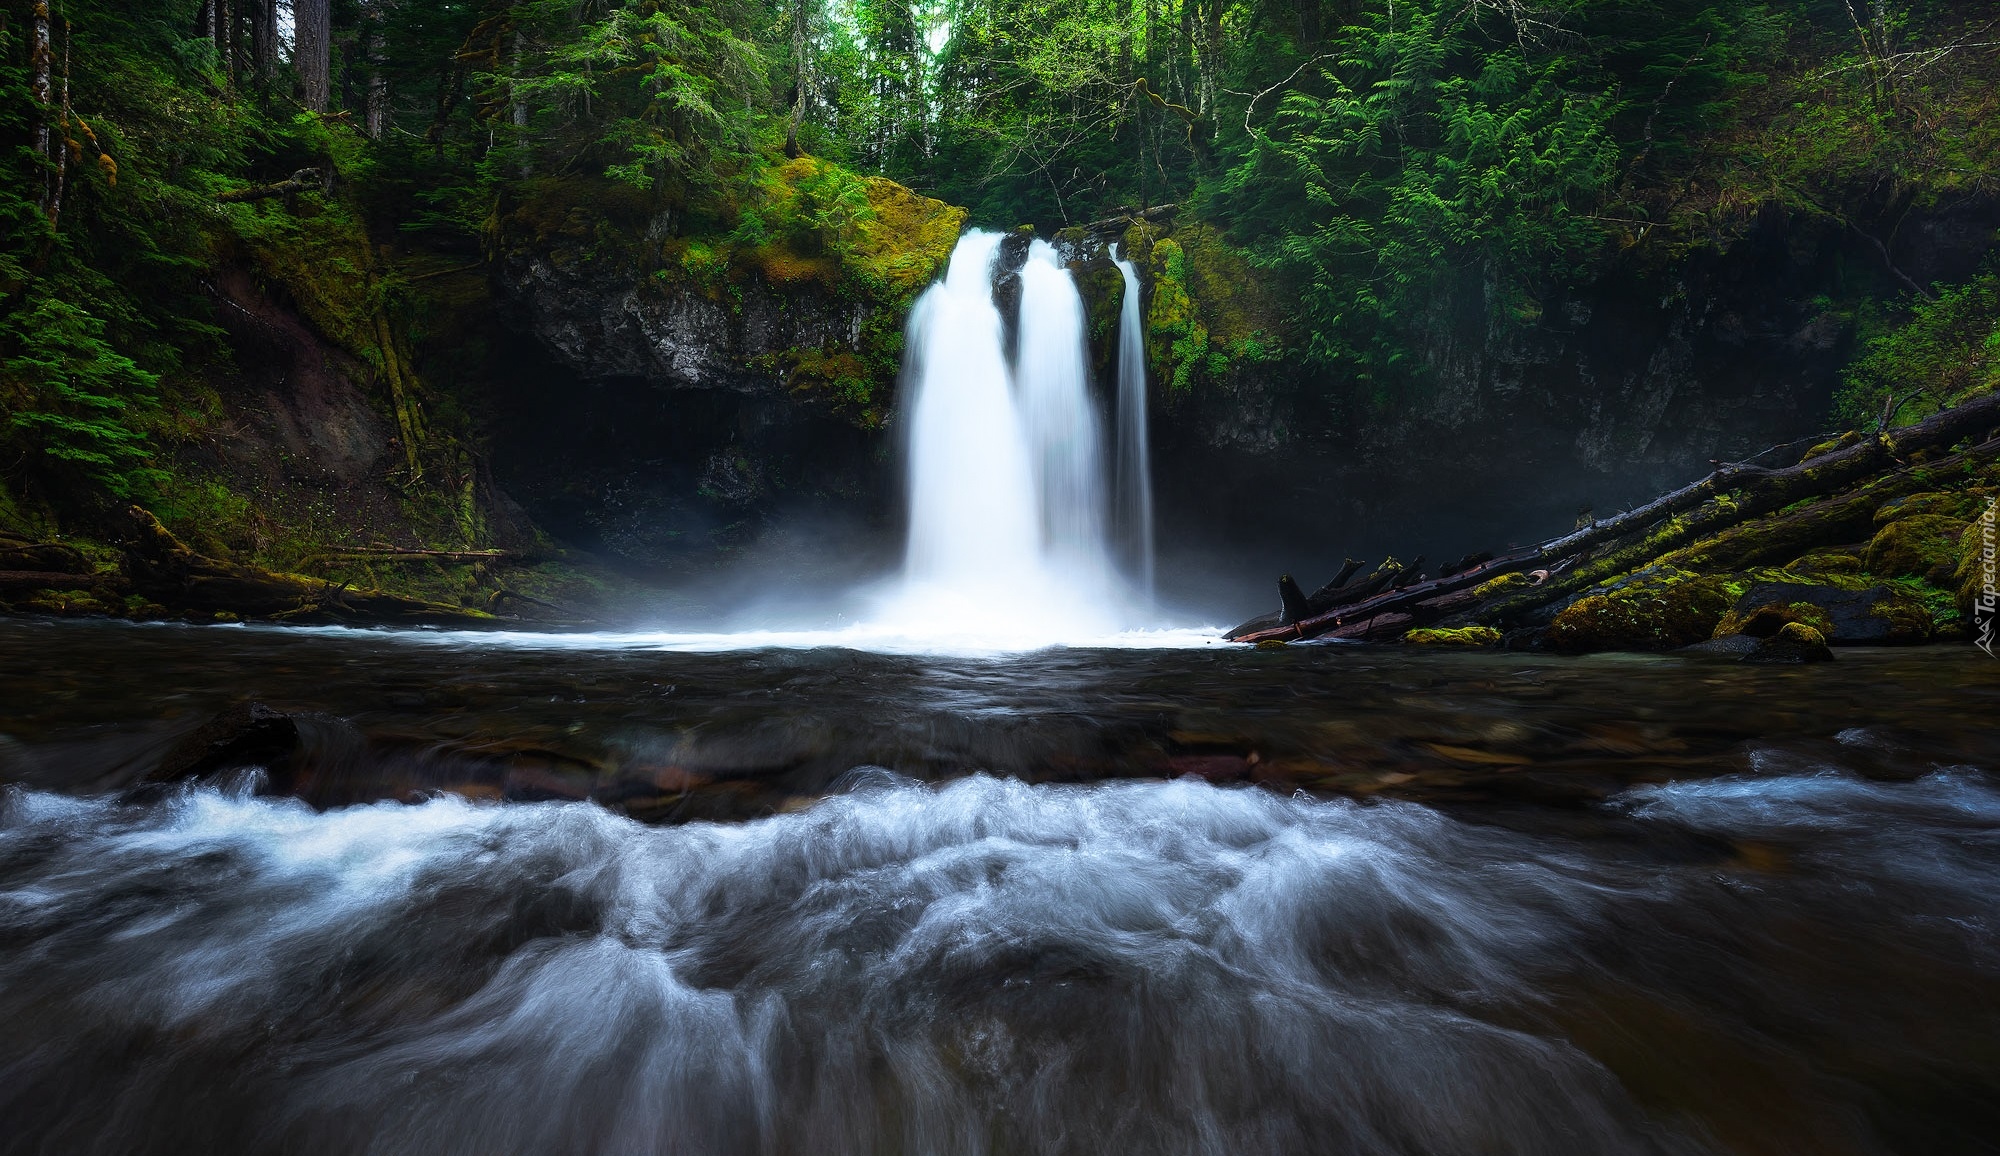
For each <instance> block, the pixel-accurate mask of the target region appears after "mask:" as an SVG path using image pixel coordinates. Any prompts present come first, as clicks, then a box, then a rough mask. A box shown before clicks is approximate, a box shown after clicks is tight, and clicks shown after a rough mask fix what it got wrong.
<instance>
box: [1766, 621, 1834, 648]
mask: <svg viewBox="0 0 2000 1156" xmlns="http://www.w3.org/2000/svg"><path fill="white" fill-rule="evenodd" d="M1777 638H1778V639H1779V640H1780V641H1783V642H1789V643H1792V644H1793V645H1796V646H1814V647H1824V646H1825V645H1826V635H1824V634H1822V633H1820V632H1819V631H1818V630H1816V629H1814V628H1813V627H1811V626H1808V625H1806V624H1805V623H1803V622H1787V623H1785V624H1784V625H1783V626H1781V627H1779V628H1778V633H1777Z"/></svg>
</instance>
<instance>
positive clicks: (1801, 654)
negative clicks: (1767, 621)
mask: <svg viewBox="0 0 2000 1156" xmlns="http://www.w3.org/2000/svg"><path fill="white" fill-rule="evenodd" d="M1832 658H1833V651H1832V650H1830V649H1828V648H1827V645H1826V636H1825V635H1823V634H1821V633H1820V632H1819V631H1817V630H1814V629H1813V628H1812V627H1810V626H1807V625H1806V624H1805V623H1803V622H1787V623H1785V624H1784V625H1783V626H1781V627H1779V628H1778V630H1777V632H1776V633H1774V634H1772V635H1771V636H1770V637H1769V638H1765V639H1763V640H1761V641H1759V642H1758V643H1757V645H1756V646H1755V647H1754V648H1752V649H1751V650H1750V651H1749V653H1747V654H1745V655H1744V656H1743V659H1742V660H1743V661H1744V662H1750V663H1759V664H1764V665H1773V666H1779V665H1786V666H1788V665H1793V664H1797V663H1805V662H1827V661H1830V660H1831V659H1832Z"/></svg>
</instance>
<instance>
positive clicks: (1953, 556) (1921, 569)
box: [1864, 514, 1966, 586]
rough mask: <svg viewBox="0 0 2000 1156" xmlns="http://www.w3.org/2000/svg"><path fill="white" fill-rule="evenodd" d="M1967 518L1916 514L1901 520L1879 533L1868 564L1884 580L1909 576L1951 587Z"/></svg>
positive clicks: (1870, 547) (1872, 572)
mask: <svg viewBox="0 0 2000 1156" xmlns="http://www.w3.org/2000/svg"><path fill="white" fill-rule="evenodd" d="M1965 528H1966V523H1965V521H1964V520H1963V519H1960V518H1955V517H1950V516H1948V515H1945V514H1914V515H1912V516H1909V517H1903V518H1897V519H1896V520H1894V521H1892V522H1889V523H1888V524H1887V525H1884V526H1883V527H1882V528H1881V529H1880V530H1878V531H1876V533H1875V537H1874V538H1873V539H1871V540H1870V541H1869V543H1868V553H1867V555H1866V558H1865V560H1864V561H1865V565H1866V566H1867V569H1868V571H1869V573H1871V574H1879V575H1881V576H1883V577H1896V576H1903V575H1907V576H1909V577H1912V578H1922V579H1923V580H1925V581H1926V582H1929V583H1931V584H1932V585H1935V586H1948V585H1950V584H1951V580H1952V575H1953V573H1954V572H1955V571H1956V570H1957V569H1958V563H1959V541H1960V539H1962V538H1963V537H1964V536H1965Z"/></svg>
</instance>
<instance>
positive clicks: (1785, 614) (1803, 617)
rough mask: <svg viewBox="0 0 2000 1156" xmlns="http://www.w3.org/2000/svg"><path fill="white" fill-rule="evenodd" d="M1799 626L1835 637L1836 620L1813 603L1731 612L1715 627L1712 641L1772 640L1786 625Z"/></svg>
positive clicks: (1781, 604) (1792, 603) (1770, 606)
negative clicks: (1740, 637)
mask: <svg viewBox="0 0 2000 1156" xmlns="http://www.w3.org/2000/svg"><path fill="white" fill-rule="evenodd" d="M1794 623H1796V624H1799V625H1803V626H1807V627H1810V628H1811V629H1812V630H1814V631H1815V632H1817V633H1819V634H1822V635H1825V634H1831V633H1833V619H1831V618H1829V617H1828V616H1827V613H1826V611H1824V610H1822V609H1820V608H1819V607H1817V606H1815V605H1813V604H1812V603H1810V602H1785V603H1770V604H1767V605H1764V606H1757V607H1751V608H1749V609H1746V610H1742V611H1737V610H1733V609H1732V610H1731V611H1729V613H1727V614H1724V615H1723V616H1722V618H1721V620H1720V621H1718V622H1717V623H1716V624H1715V631H1714V634H1713V637H1716V638H1723V637H1726V636H1728V635H1731V634H1748V635H1752V636H1754V637H1757V638H1769V637H1771V636H1772V635H1774V634H1776V633H1778V632H1779V630H1780V629H1781V628H1783V627H1785V626H1787V625H1791V624H1794Z"/></svg>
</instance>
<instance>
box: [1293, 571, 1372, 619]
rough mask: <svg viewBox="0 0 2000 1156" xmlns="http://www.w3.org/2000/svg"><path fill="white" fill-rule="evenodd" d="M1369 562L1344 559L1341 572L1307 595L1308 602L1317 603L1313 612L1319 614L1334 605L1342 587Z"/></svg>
mask: <svg viewBox="0 0 2000 1156" xmlns="http://www.w3.org/2000/svg"><path fill="white" fill-rule="evenodd" d="M1367 564H1368V563H1366V562H1361V561H1356V560H1355V559H1353V558H1348V559H1346V560H1345V561H1343V562H1342V563H1341V566H1340V573H1338V574H1335V575H1334V576H1333V580H1332V581H1331V582H1328V583H1327V584H1326V585H1324V586H1322V587H1320V588H1319V589H1317V590H1315V591H1313V592H1312V593H1311V594H1308V595H1306V602H1307V603H1308V604H1317V605H1314V606H1313V613H1315V614H1317V613H1319V612H1321V611H1323V610H1325V609H1326V608H1327V607H1328V606H1331V605H1333V599H1334V598H1335V597H1336V596H1338V595H1339V593H1340V590H1341V587H1343V586H1346V585H1347V583H1348V581H1349V580H1350V579H1352V578H1353V577H1354V572H1355V571H1357V570H1359V569H1361V568H1362V567H1363V566H1366V565H1367Z"/></svg>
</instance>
